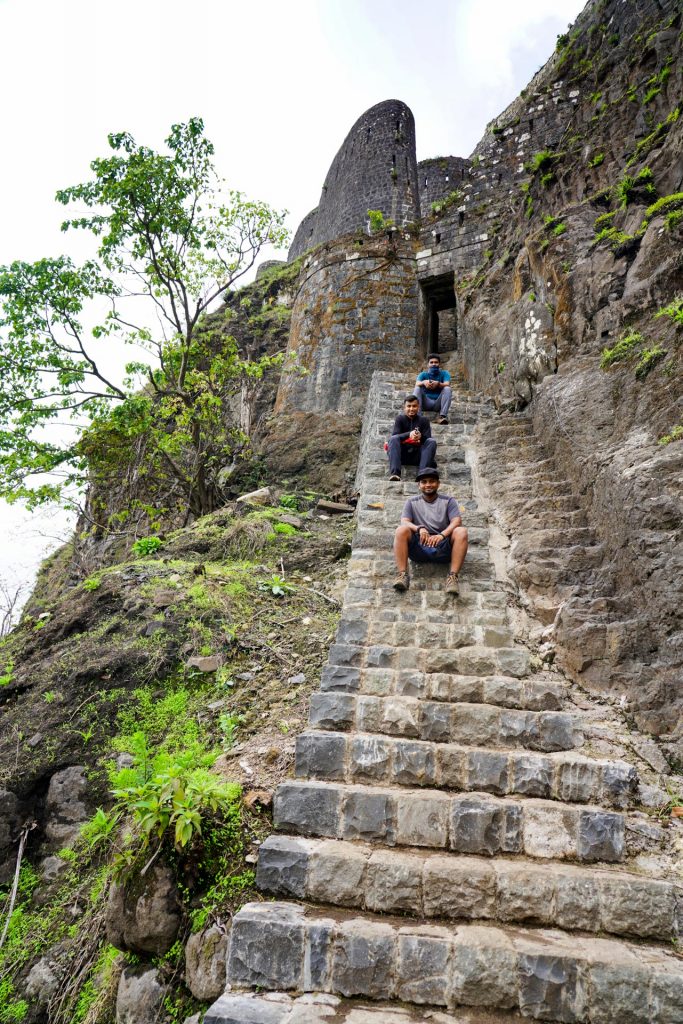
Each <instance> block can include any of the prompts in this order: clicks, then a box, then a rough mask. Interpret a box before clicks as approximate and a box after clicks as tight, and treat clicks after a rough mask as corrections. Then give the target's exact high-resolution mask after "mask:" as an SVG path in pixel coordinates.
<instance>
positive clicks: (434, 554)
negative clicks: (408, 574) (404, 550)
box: [408, 533, 451, 562]
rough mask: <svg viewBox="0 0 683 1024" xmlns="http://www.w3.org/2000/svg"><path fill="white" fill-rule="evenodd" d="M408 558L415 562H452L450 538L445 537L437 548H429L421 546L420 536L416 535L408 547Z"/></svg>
mask: <svg viewBox="0 0 683 1024" xmlns="http://www.w3.org/2000/svg"><path fill="white" fill-rule="evenodd" d="M408 558H410V560H411V561H413V562H450V560H451V541H450V538H449V537H444V539H443V540H441V541H439V543H438V544H437V545H436V547H435V548H428V547H427V546H426V545H425V544H420V542H419V540H418V534H417V533H414V534H413V535H412V536H411V538H410V544H409V545H408Z"/></svg>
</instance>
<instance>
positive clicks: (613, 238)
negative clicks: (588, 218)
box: [594, 227, 636, 251]
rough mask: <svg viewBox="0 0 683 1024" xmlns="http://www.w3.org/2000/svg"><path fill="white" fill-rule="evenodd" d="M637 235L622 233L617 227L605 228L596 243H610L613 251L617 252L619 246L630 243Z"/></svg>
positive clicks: (600, 232) (596, 237)
mask: <svg viewBox="0 0 683 1024" xmlns="http://www.w3.org/2000/svg"><path fill="white" fill-rule="evenodd" d="M635 237H636V236H635V235H628V234H626V232H624V231H620V230H619V229H618V228H615V227H607V228H603V229H602V231H599V232H598V233H597V235H596V236H595V239H594V241H595V243H596V244H597V243H599V242H609V243H610V244H611V247H612V249H613V250H615V251H616V250H617V249H618V248H619V246H621V245H624V244H625V243H626V242H630V241H631V239H633V238H635Z"/></svg>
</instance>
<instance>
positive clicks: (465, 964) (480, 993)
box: [452, 925, 518, 1009]
mask: <svg viewBox="0 0 683 1024" xmlns="http://www.w3.org/2000/svg"><path fill="white" fill-rule="evenodd" d="M452 984H453V990H452V999H453V1002H454V1003H455V1004H456V1005H459V1004H464V1005H465V1006H486V1007H490V1008H493V1007H496V1008H500V1009H510V1008H512V1007H516V1006H517V990H518V980H517V954H516V953H515V951H514V949H513V948H512V944H511V943H510V942H509V940H507V939H506V937H505V936H504V935H503V933H501V932H500V931H498V929H494V928H485V927H483V928H482V927H478V926H476V925H472V926H467V925H466V926H464V927H462V928H458V931H457V934H456V937H455V956H454V963H453V981H452Z"/></svg>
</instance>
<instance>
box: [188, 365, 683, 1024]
mask: <svg viewBox="0 0 683 1024" xmlns="http://www.w3.org/2000/svg"><path fill="white" fill-rule="evenodd" d="M408 383H409V382H408V380H407V379H405V380H403V379H399V378H391V377H390V375H388V374H382V373H375V375H374V377H373V385H372V388H371V392H370V397H369V401H368V414H367V416H366V421H365V428H364V435H363V439H362V442H361V466H360V470H359V478H358V483H359V490H360V501H359V506H358V508H359V513H358V530H357V535H356V541H355V544H354V548H353V553H352V558H351V564H350V569H349V582H348V587H347V590H346V594H345V597H344V606H343V613H342V618H341V622H340V625H339V630H338V634H337V637H336V642H335V644H333V645H332V647H331V648H330V653H329V661H328V665H327V666H326V668H325V669H324V671H323V674H322V679H321V685H320V691H319V692H318V693H317V694H315V695H314V697H313V699H312V701H311V714H310V728H309V729H308V730H307V731H306V732H304V733H303V734H302V735H301V736H300V737H299V739H298V742H297V754H296V769H295V776H296V777H295V778H294V779H292V780H291V781H288V782H286V783H284V784H283V785H282V786H280V788H279V789H278V791H277V793H276V796H275V801H274V821H275V825H276V828H277V830H278V831H277V833H276V834H275V835H273V836H271V837H270V838H269V839H268V840H267V841H266V842H265V843H264V844H263V846H262V847H261V850H260V854H259V861H258V874H257V878H258V884H259V887H260V888H261V890H262V891H263V893H264V895H265V896H269V897H275V899H276V902H264V903H254V904H249V905H247V906H245V907H244V908H242V910H241V911H240V912H239V913H238V914H237V915H236V917H235V919H234V921H233V925H232V930H231V937H230V948H229V953H228V966H227V977H228V987H227V990H226V993H225V994H224V995H223V996H221V997H220V998H219V999H218V1001H217V1002H216V1003H215V1004H214V1005H213V1007H212V1008H211V1009H210V1010H209V1012H208V1014H207V1016H206V1018H205V1021H206V1024H231V1022H235V1024H238V1022H239V1024H242V1022H257V1021H258V1022H263V1024H268V1022H271V1021H272V1022H277V1024H303V1022H306V1021H318V1020H325V1019H330V1020H334V1021H335V1022H337V1021H344V1022H347V1024H357V1022H358V1024H361V1022H365V1021H368V1022H369V1021H373V1022H375V1021H376V1022H396V1024H403V1022H409V1021H424V1020H430V1021H433V1022H441V1024H484V1022H485V1021H488V1022H490V1024H493V1022H496V1021H514V1020H521V1019H524V1018H533V1019H535V1020H543V1021H570V1022H585V1024H615V1022H616V1021H618V1022H619V1024H635V1022H643V1024H645V1022H648V1024H674V1022H677V1021H678V1022H683V960H681V958H680V957H679V956H678V955H677V953H676V947H675V942H676V939H677V936H678V934H679V928H680V923H681V909H682V907H683V903H682V901H681V894H682V889H681V885H680V876H679V873H678V863H677V858H678V850H679V848H680V847H681V840H682V838H683V830H681V828H680V826H679V825H678V822H677V821H675V820H671V821H670V820H669V819H668V818H666V817H662V816H658V815H656V814H653V813H652V812H651V810H650V809H651V808H652V806H653V804H656V802H657V799H658V797H659V798H663V799H666V794H664V793H663V792H662V790H661V789H659V788H658V786H659V783H660V779H659V777H658V776H657V775H656V774H655V773H654V771H653V770H652V768H651V767H650V765H649V764H648V762H647V761H646V760H644V759H643V758H642V757H640V756H639V755H638V753H637V746H638V745H637V743H633V742H631V738H630V736H629V731H628V727H627V723H625V721H624V720H623V718H622V717H621V716H620V713H619V711H618V708H616V707H615V706H614V705H612V704H610V702H609V701H607V700H602V701H601V700H599V699H596V698H593V697H591V696H589V695H587V694H585V693H583V692H581V691H580V690H579V689H578V688H577V687H576V686H574V685H572V684H570V683H569V682H568V680H567V678H566V677H565V676H563V675H562V674H561V673H560V672H559V671H557V670H555V669H553V668H552V667H551V665H550V661H551V660H552V659H551V658H548V657H546V658H545V660H544V659H543V657H542V656H541V654H539V651H538V650H536V649H534V648H533V646H529V645H528V644H527V643H525V642H523V641H525V640H528V637H529V635H530V634H529V631H528V629H526V628H523V627H522V625H521V623H522V622H524V621H526V623H527V625H528V621H529V620H528V618H527V619H526V620H525V619H523V618H522V617H520V615H518V614H512V612H513V608H512V605H513V594H512V590H513V588H512V585H511V582H510V580H509V579H507V578H506V576H505V572H504V567H502V566H501V559H500V557H499V555H500V552H496V551H494V550H493V546H492V544H491V539H492V538H491V535H490V531H489V527H490V525H491V521H490V516H489V514H490V509H489V508H488V507H487V504H486V500H485V498H484V500H480V497H481V487H480V486H479V483H477V487H476V490H475V489H474V488H473V484H472V474H471V471H470V468H469V464H470V463H476V461H477V451H476V444H477V443H479V442H475V441H474V440H473V432H474V430H475V427H476V425H477V423H478V422H479V421H481V420H486V419H487V418H488V417H489V415H490V409H489V407H487V406H485V405H483V404H481V403H479V402H478V401H477V400H476V399H474V398H472V397H471V396H470V395H469V394H468V393H467V392H466V391H465V390H464V389H463V388H457V389H456V398H455V401H454V404H453V407H452V409H451V422H450V425H448V426H438V427H437V426H435V427H434V433H435V435H436V437H437V440H438V442H439V449H438V461H439V468H440V470H441V473H442V490H443V491H444V492H445V493H453V494H454V495H455V496H456V497H457V499H458V501H459V502H460V504H461V506H462V507H463V510H464V522H465V525H466V526H467V527H468V528H469V531H470V543H471V547H470V552H469V554H468V558H467V561H466V563H465V567H464V569H463V571H462V573H461V594H460V597H458V598H453V597H450V596H449V595H447V594H445V593H444V589H443V586H444V579H445V568H444V567H443V566H441V567H431V566H430V567H422V566H416V567H413V568H412V573H413V580H412V584H411V588H410V590H409V591H408V592H407V593H405V594H398V593H396V592H395V591H394V590H393V588H392V586H391V583H392V577H393V575H394V567H393V558H392V554H391V538H392V534H393V529H394V527H395V525H396V524H397V522H398V520H399V517H400V511H401V508H402V505H403V502H404V501H405V497H406V495H408V494H412V493H415V491H416V485H415V483H414V480H413V479H412V478H413V477H414V471H411V470H410V469H408V468H405V469H404V472H403V480H402V482H401V483H400V484H395V483H394V484H392V483H389V482H388V481H387V480H386V475H387V468H386V459H385V456H384V453H383V451H382V440H383V438H384V436H385V435H386V434H387V433H388V432H389V430H390V427H391V422H392V417H393V414H394V412H395V410H396V408H397V407H398V405H399V404H400V397H401V394H402V393H403V390H405V388H406V387H407V385H408ZM475 436H476V437H479V436H480V434H477V435H475ZM540 628H542V624H541V627H540ZM532 633H533V630H532ZM546 654H547V651H546ZM255 989H256V990H258V993H254V992H253V991H252V990H255ZM302 993H305V994H302ZM358 1000H365V1002H358ZM468 1008H474V1009H468Z"/></svg>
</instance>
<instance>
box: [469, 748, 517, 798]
mask: <svg viewBox="0 0 683 1024" xmlns="http://www.w3.org/2000/svg"><path fill="white" fill-rule="evenodd" d="M467 789H469V790H477V791H481V790H483V791H484V792H487V793H498V794H499V795H501V796H502V795H503V794H505V793H507V791H508V756H507V754H499V753H496V752H495V751H492V750H471V751H470V752H469V754H468V756H467Z"/></svg>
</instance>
